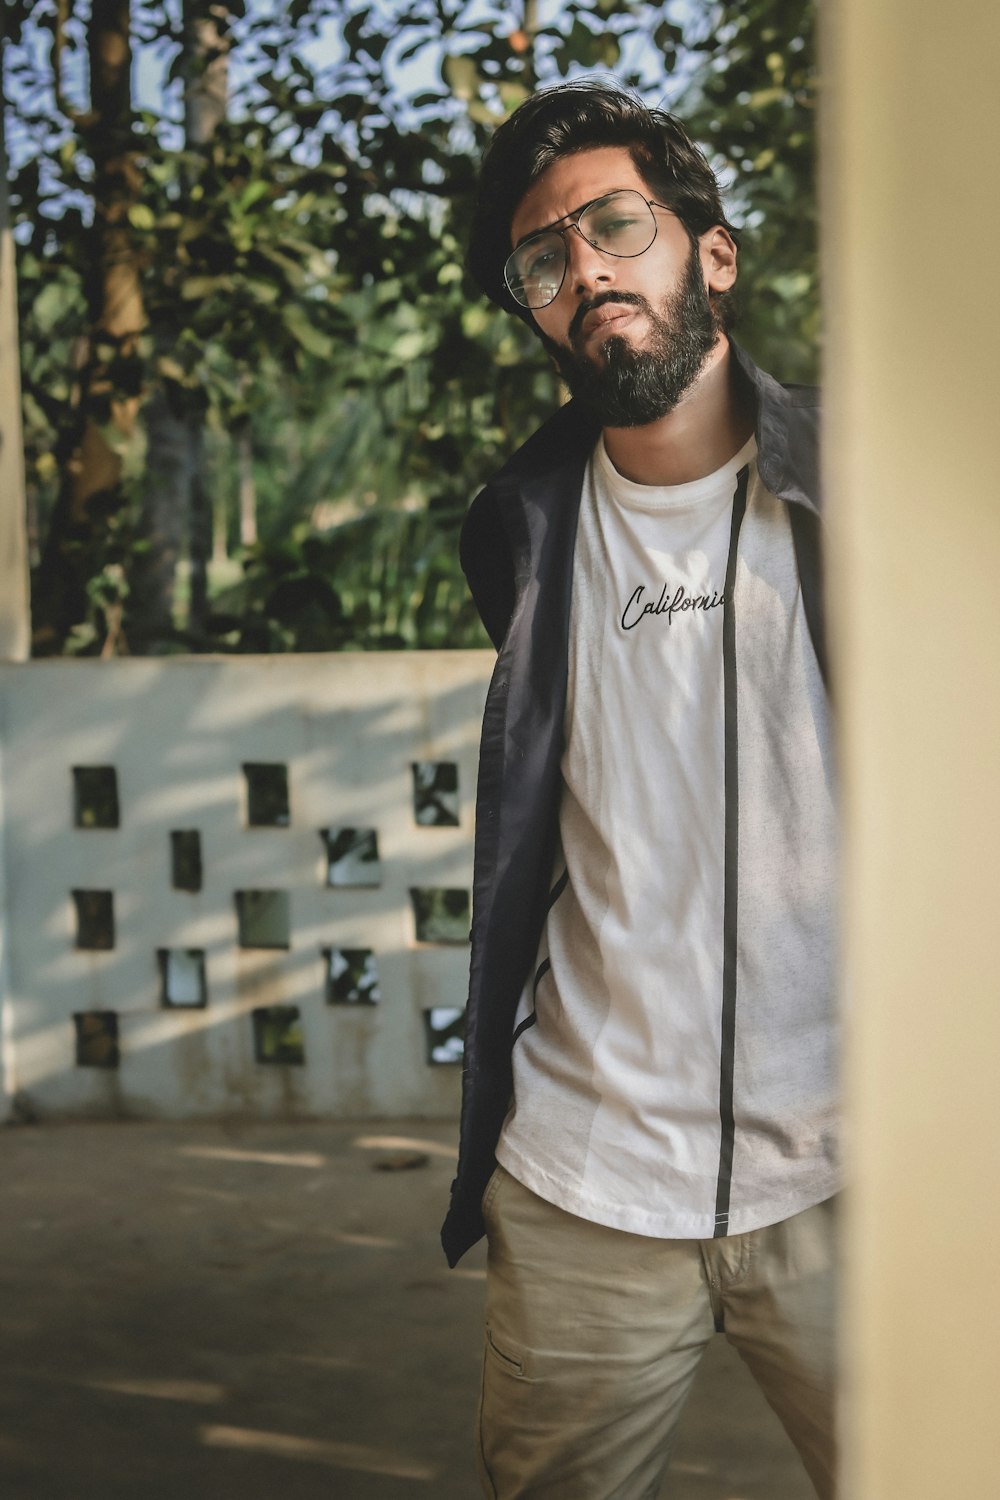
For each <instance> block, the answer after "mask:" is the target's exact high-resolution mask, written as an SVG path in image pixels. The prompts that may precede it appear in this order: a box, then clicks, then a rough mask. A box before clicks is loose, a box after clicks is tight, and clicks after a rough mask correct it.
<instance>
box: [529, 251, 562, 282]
mask: <svg viewBox="0 0 1000 1500" xmlns="http://www.w3.org/2000/svg"><path fill="white" fill-rule="evenodd" d="M557 255H558V251H556V250H555V249H554V247H553V246H551V245H545V246H543V247H542V248H540V249H538V250H536V251H534V252H533V254H531V255H530V256H529V257H528V259H527V260H526V262H525V263H524V265H523V266H522V269H521V275H522V276H523V277H524V278H525V280H536V281H537V280H538V279H539V277H542V276H546V275H548V274H549V273H550V272H551V271H552V268H553V266H554V265H555V264H556V257H557Z"/></svg>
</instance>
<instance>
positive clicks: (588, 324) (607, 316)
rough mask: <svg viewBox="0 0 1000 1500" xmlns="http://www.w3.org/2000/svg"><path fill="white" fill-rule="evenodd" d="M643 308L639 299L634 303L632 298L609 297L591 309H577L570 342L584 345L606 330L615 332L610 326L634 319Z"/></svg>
mask: <svg viewBox="0 0 1000 1500" xmlns="http://www.w3.org/2000/svg"><path fill="white" fill-rule="evenodd" d="M641 306H642V303H641V301H640V299H638V298H636V299H635V301H633V300H632V299H631V298H628V299H626V298H624V297H609V298H607V299H606V300H604V301H601V302H596V303H593V304H591V306H589V307H579V308H577V311H576V314H575V315H574V318H573V326H572V327H571V328H570V330H569V335H570V342H571V343H573V344H577V345H579V344H583V343H585V342H586V341H587V339H589V338H590V337H591V336H592V335H593V334H596V333H601V332H603V331H605V330H608V331H613V330H612V329H610V327H609V325H613V324H614V325H617V324H618V323H622V322H625V321H627V320H628V319H629V318H633V317H634V316H635V314H636V312H637V311H638V310H639V309H640V308H641Z"/></svg>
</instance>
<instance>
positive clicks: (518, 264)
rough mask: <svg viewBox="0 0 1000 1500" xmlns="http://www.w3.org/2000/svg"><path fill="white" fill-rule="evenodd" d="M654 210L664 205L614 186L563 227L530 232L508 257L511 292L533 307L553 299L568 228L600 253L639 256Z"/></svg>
mask: <svg viewBox="0 0 1000 1500" xmlns="http://www.w3.org/2000/svg"><path fill="white" fill-rule="evenodd" d="M654 208H666V204H665V203H657V202H656V201H655V200H654V199H652V198H644V197H643V196H642V194H641V193H640V192H639V191H638V189H637V188H619V189H618V190H617V191H616V192H614V193H605V195H604V197H603V198H595V199H594V201H593V202H592V203H586V204H584V206H583V208H579V209H577V210H576V212H575V213H572V214H567V215H566V218H567V219H569V220H570V223H568V224H566V225H564V226H563V228H562V229H557V228H556V227H555V226H554V225H553V226H550V228H548V229H541V230H539V232H538V233H537V234H532V235H529V236H528V238H527V239H526V240H522V241H521V243H520V244H519V245H518V247H517V249H516V250H514V251H513V253H512V254H511V255H509V256H508V257H507V263H506V265H505V266H504V268H503V274H504V280H505V281H506V283H507V287H508V289H509V291H510V294H511V296H512V297H514V298H515V300H516V301H518V302H520V304H521V306H522V307H527V308H530V309H531V310H532V311H535V310H537V309H538V308H540V307H548V305H549V303H550V302H554V301H555V299H556V298H557V297H558V295H559V290H560V288H561V286H562V284H563V281H564V279H565V276H566V267H567V265H568V264H569V252H568V250H567V248H566V235H567V234H568V233H569V231H570V230H571V229H575V230H577V231H578V233H580V234H582V235H583V237H584V239H585V240H586V241H587V243H588V244H589V245H593V247H594V249H595V250H600V251H601V252H602V254H604V255H615V256H619V257H621V258H622V259H625V260H628V259H630V258H632V257H634V256H636V255H644V254H645V252H646V251H647V250H648V249H649V247H650V245H651V244H652V243H653V241H654V240H655V239H656V215H655V214H654V213H653V209H654ZM670 211H671V210H669V209H667V212H668V213H669V212H670Z"/></svg>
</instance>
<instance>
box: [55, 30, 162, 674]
mask: <svg viewBox="0 0 1000 1500" xmlns="http://www.w3.org/2000/svg"><path fill="white" fill-rule="evenodd" d="M87 52H88V58H89V62H90V98H91V110H90V114H89V115H88V116H87V117H86V119H84V120H81V121H79V122H78V126H77V128H78V130H79V132H80V135H81V138H82V140H83V144H84V146H85V148H86V150H87V151H88V153H89V155H90V157H91V159H92V161H93V164H94V184H93V199H94V221H93V228H92V231H91V252H90V258H89V272H88V276H87V301H88V306H89V309H90V337H89V341H88V346H87V350H86V357H85V361H84V365H83V369H82V371H81V375H80V387H79V393H80V394H79V404H78V407H77V420H76V423H75V426H74V429H73V431H72V432H70V433H69V434H68V435H67V437H66V439H65V441H64V442H63V444H62V445H61V455H60V456H61V460H62V482H61V486H60V492H59V496H58V499H57V501H56V505H55V508H54V511H53V516H52V521H51V525H50V528H49V534H48V537H47V539H46V543H45V547H44V550H43V553H42V558H41V561H40V563H39V567H38V571H37V574H36V580H35V592H34V598H33V613H34V622H35V632H34V642H35V650H36V652H37V653H38V654H41V655H50V654H53V653H58V652H59V651H61V650H62V649H63V646H64V645H65V642H66V638H67V636H68V635H69V632H70V631H71V629H72V628H73V626H74V625H76V624H78V623H80V622H81V621H82V620H84V619H85V618H86V614H87V607H88V593H87V584H88V582H89V581H90V580H91V579H92V578H94V577H95V576H96V575H97V574H99V573H100V572H101V571H102V568H105V567H107V566H108V565H109V564H110V565H111V567H112V569H114V568H115V567H120V563H121V557H120V555H119V552H118V549H117V548H116V546H115V544H114V543H113V541H112V539H111V535H110V529H109V526H108V520H109V518H110V517H113V516H116V515H117V514H118V513H119V512H120V511H121V509H122V507H123V505H124V503H125V492H124V487H123V478H124V474H125V470H126V467H127V468H128V471H129V473H130V474H131V473H132V472H133V471H134V470H135V469H136V468H138V464H139V457H140V454H141V447H142V437H143V435H142V430H141V427H140V424H139V406H140V387H141V359H140V355H139V350H138V339H139V335H140V333H141V331H142V329H143V326H144V323H145V317H144V312H143V304H142V289H141V285H140V279H139V266H138V262H137V259H136V254H135V248H134V245H133V241H132V234H131V230H130V227H129V219H128V214H129V209H130V208H131V206H132V205H133V203H134V202H135V201H136V197H137V194H138V188H139V174H138V169H137V166H136V161H135V154H134V151H133V149H132V106H131V77H130V75H131V65H132V52H131V42H130V33H129V3H128V0H93V3H92V5H91V14H90V22H89V26H88V32H87ZM111 602H112V604H113V605H114V603H115V602H116V601H114V600H113V599H112V601H111ZM120 645H121V647H122V648H123V647H124V642H123V641H122V642H120Z"/></svg>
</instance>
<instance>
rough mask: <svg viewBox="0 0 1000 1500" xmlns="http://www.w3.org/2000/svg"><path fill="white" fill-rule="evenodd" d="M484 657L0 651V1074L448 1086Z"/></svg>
mask: <svg viewBox="0 0 1000 1500" xmlns="http://www.w3.org/2000/svg"><path fill="white" fill-rule="evenodd" d="M492 666H493V656H492V653H489V652H453V653H452V652H448V653H445V652H428V653H422V654H420V655H419V656H415V655H414V654H412V653H380V654H378V655H377V656H362V655H348V654H344V655H337V656H335V657H330V658H322V659H321V664H319V665H318V664H317V658H316V657H302V658H295V657H293V658H287V657H285V658H281V659H275V658H261V659H254V658H247V659H240V660H238V661H234V660H232V659H226V660H224V661H215V660H194V661H192V660H187V659H178V660H167V661H150V660H145V661H127V660H124V661H116V662H108V663H83V662H72V663H69V662H59V661H51V662H38V663H32V664H30V665H28V666H24V667H16V668H15V667H8V668H4V669H3V670H2V671H0V695H2V698H3V706H4V717H5V724H6V728H5V738H4V749H3V808H4V811H5V820H4V839H5V846H6V868H7V871H8V880H7V906H8V915H9V923H8V932H9V952H8V976H9V987H8V994H7V996H6V1007H7V1027H6V1035H7V1042H6V1056H5V1068H6V1079H7V1085H8V1091H9V1092H11V1093H13V1092H15V1091H17V1092H19V1093H20V1094H21V1095H26V1096H27V1098H28V1100H30V1104H31V1107H33V1108H35V1109H36V1110H37V1111H39V1112H40V1113H41V1114H43V1115H45V1114H48V1113H53V1114H59V1113H64V1112H65V1113H72V1114H88V1113H90V1114H134V1115H148V1116H154V1117H155V1116H161V1117H171V1118H183V1117H185V1116H187V1115H212V1114H214V1115H218V1114H228V1113H245V1114H247V1115H250V1116H254V1115H260V1116H275V1115H309V1114H324V1115H326V1114H329V1115H347V1116H363V1115H367V1114H382V1115H400V1114H411V1115H412V1114H426V1115H435V1114H437V1115H440V1114H450V1113H453V1112H454V1110H455V1109H456V1107H457V1099H458V1093H457V1076H456V1074H457V1069H454V1068H453V1067H452V1066H450V1065H453V1064H455V1063H460V1062H461V1057H462V1040H461V1037H462V1023H463V1014H462V1011H463V1006H464V1000H465V987H466V979H467V966H468V949H467V943H468V932H469V926H470V895H469V892H470V885H471V864H472V854H471V841H472V825H473V794H474V786H475V773H476V758H477V746H478V735H479V725H480V722H481V713H482V703H483V699H484V697H485V691H486V686H487V682H488V679H489V674H490V671H491V670H492Z"/></svg>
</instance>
